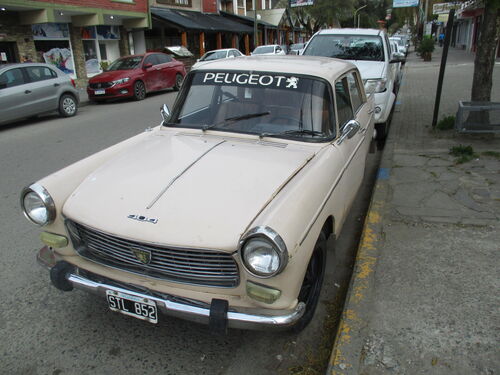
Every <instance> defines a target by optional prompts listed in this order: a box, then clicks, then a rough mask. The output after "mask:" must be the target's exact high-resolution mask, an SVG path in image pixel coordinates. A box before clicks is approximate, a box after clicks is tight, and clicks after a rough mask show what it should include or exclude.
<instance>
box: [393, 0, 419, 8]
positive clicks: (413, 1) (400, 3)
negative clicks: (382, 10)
mask: <svg viewBox="0 0 500 375" xmlns="http://www.w3.org/2000/svg"><path fill="white" fill-rule="evenodd" d="M418 3H419V0H392V7H393V8H407V7H418Z"/></svg>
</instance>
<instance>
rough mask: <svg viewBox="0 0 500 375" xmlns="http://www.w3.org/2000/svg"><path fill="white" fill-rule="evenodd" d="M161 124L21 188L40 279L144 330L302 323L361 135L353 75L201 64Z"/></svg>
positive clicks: (274, 60) (315, 63) (352, 192)
mask: <svg viewBox="0 0 500 375" xmlns="http://www.w3.org/2000/svg"><path fill="white" fill-rule="evenodd" d="M236 62H237V63H236ZM162 114H163V119H164V120H163V122H162V124H161V125H160V126H157V127H155V128H153V129H149V130H147V131H146V132H144V133H142V134H139V135H137V136H135V137H132V138H130V139H128V140H125V141H123V142H121V143H118V144H117V145H114V146H112V147H110V148H108V149H105V150H103V151H100V152H98V153H96V154H94V155H91V156H90V157H87V158H86V159H83V160H81V161H79V162H77V163H75V164H72V165H70V166H68V167H66V168H64V169H62V170H60V171H58V172H56V173H54V174H51V175H49V176H47V177H45V178H42V179H41V180H39V181H38V182H36V183H34V184H31V185H29V186H28V187H27V188H25V189H24V190H23V192H22V194H21V205H22V207H23V210H24V213H25V215H26V217H27V218H28V219H29V220H30V221H31V222H33V223H34V224H36V225H39V226H41V227H42V233H41V236H40V238H41V240H42V242H43V243H44V244H45V247H43V248H42V249H41V250H40V251H39V253H38V260H39V262H41V263H42V264H43V265H45V266H46V267H47V268H49V269H50V279H51V281H52V283H53V285H54V286H56V287H57V288H58V289H60V290H64V291H70V290H72V289H74V288H78V289H83V290H86V291H90V292H94V293H96V294H98V295H100V296H101V297H103V298H104V299H106V300H107V306H108V307H109V308H110V309H111V310H113V311H117V312H120V313H123V314H126V315H128V316H132V317H134V318H138V319H142V320H146V321H149V322H151V323H157V322H158V320H159V319H162V318H160V312H161V313H164V314H166V315H173V316H176V317H180V318H184V319H188V320H194V321H197V322H202V323H205V324H209V325H210V326H211V327H212V328H214V329H217V330H225V329H226V327H236V328H254V329H257V328H259V329H270V328H287V327H294V328H295V329H296V330H300V329H302V328H304V327H305V325H306V324H307V323H308V322H309V321H310V320H311V319H313V316H314V311H315V308H316V306H317V304H318V301H319V296H320V291H321V286H322V283H323V278H324V276H325V264H326V258H327V257H330V256H333V255H334V254H333V253H327V248H326V244H327V238H328V237H329V236H330V235H336V236H337V235H339V234H340V231H341V228H342V225H343V223H344V221H345V219H346V216H347V215H348V213H349V210H350V207H351V205H352V203H353V202H354V200H355V197H356V193H357V191H358V189H359V187H360V186H361V183H362V180H363V175H364V170H365V163H366V157H367V153H368V150H369V145H370V142H371V141H372V139H373V132H374V129H373V97H369V98H367V96H366V95H365V91H364V89H363V83H362V81H361V78H360V75H359V72H358V70H357V68H356V67H355V66H354V65H353V64H351V63H349V62H346V61H340V60H333V59H326V58H321V57H309V58H304V57H302V56H279V57H273V56H254V57H249V58H245V59H237V60H234V61H231V60H229V59H222V60H217V61H211V62H207V63H205V64H203V65H201V66H200V67H199V68H195V69H193V70H191V72H190V73H189V74H188V75H187V76H186V79H185V80H184V83H183V85H182V88H181V91H180V93H179V96H178V97H177V100H176V102H175V104H174V108H173V109H172V112H171V113H170V111H169V110H168V108H167V107H166V106H164V107H163V110H162Z"/></svg>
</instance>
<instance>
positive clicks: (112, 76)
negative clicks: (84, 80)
mask: <svg viewBox="0 0 500 375" xmlns="http://www.w3.org/2000/svg"><path fill="white" fill-rule="evenodd" d="M132 73H133V70H132V69H130V70H113V71H111V72H102V73H101V74H98V75H96V76H94V77H92V78H91V79H89V83H95V82H109V81H115V80H117V79H120V78H126V77H130V75H131V74H132Z"/></svg>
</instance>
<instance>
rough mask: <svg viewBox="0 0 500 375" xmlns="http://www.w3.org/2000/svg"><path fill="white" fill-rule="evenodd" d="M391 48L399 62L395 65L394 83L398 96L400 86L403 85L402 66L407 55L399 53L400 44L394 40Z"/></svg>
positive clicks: (392, 53)
mask: <svg viewBox="0 0 500 375" xmlns="http://www.w3.org/2000/svg"><path fill="white" fill-rule="evenodd" d="M389 43H390V47H391V56H392V58H393V59H395V60H398V61H399V62H398V63H394V65H395V66H396V82H395V83H394V93H395V94H396V95H397V93H398V91H399V85H400V84H401V79H402V77H403V70H402V66H403V63H404V62H405V61H406V58H405V55H404V54H403V53H400V52H398V43H397V42H396V41H394V40H390V41H389Z"/></svg>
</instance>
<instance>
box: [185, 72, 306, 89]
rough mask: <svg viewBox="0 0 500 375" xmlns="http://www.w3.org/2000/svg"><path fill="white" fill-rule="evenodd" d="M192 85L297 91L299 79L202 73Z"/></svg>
mask: <svg viewBox="0 0 500 375" xmlns="http://www.w3.org/2000/svg"><path fill="white" fill-rule="evenodd" d="M193 84H194V85H214V84H215V85H221V84H229V85H239V86H244V87H251V86H261V87H271V88H284V89H297V88H298V84H299V78H298V77H294V76H286V75H281V74H280V75H273V74H266V73H262V74H261V73H229V72H203V73H201V74H196V76H195V78H194V80H193Z"/></svg>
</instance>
